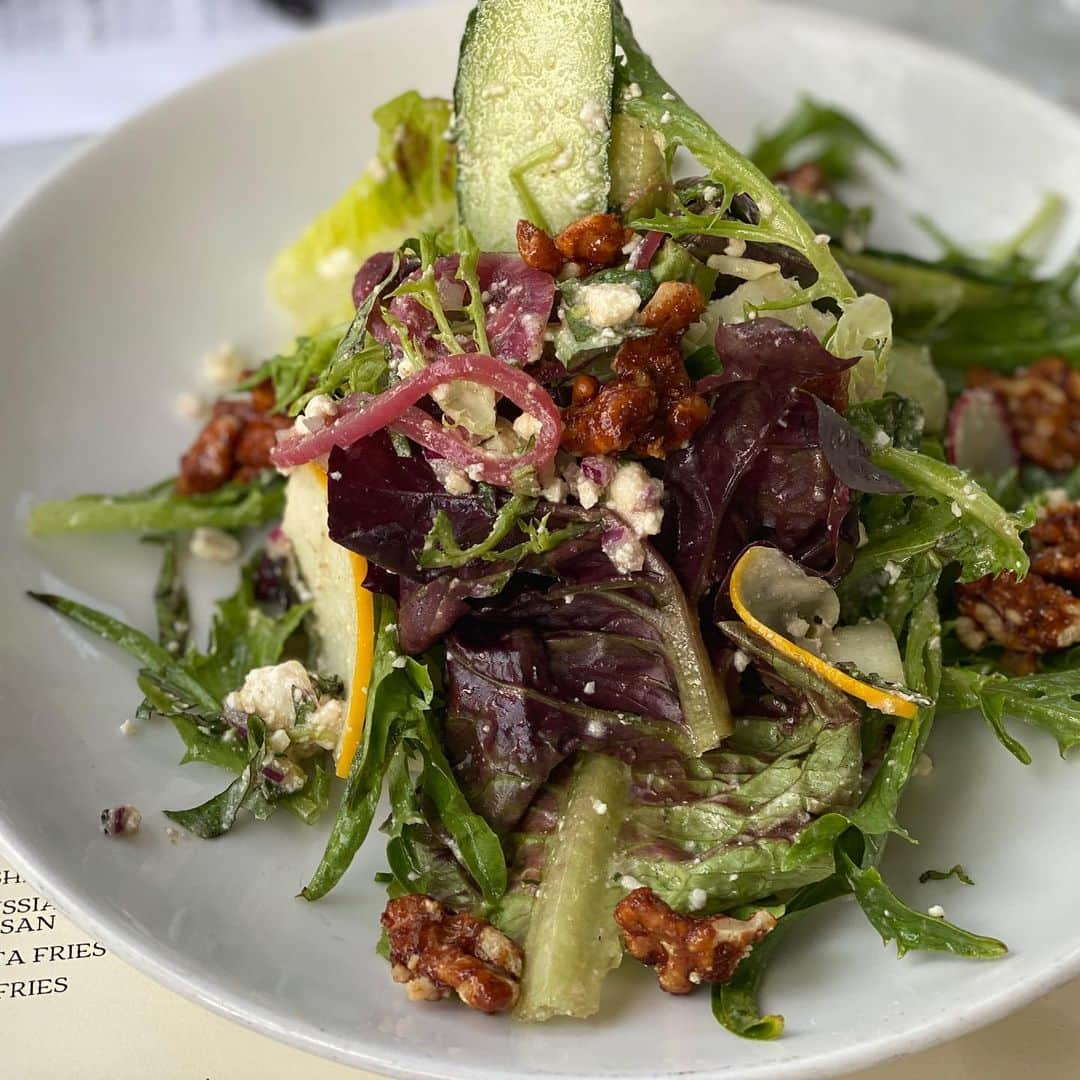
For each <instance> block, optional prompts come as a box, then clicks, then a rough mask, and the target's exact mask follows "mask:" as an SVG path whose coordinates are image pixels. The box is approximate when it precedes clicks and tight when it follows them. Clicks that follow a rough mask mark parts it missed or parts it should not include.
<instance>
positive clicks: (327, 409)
mask: <svg viewBox="0 0 1080 1080" xmlns="http://www.w3.org/2000/svg"><path fill="white" fill-rule="evenodd" d="M337 411H338V407H337V402H336V401H334V399H333V398H332V397H330V395H329V394H316V395H315V396H314V397H313V398H312V399H311V400H310V401H309V402H308V403H307V405H305V406H304V411H303V412H302V413H301V414H300V415H299V416H298V417H297V418H296V421H295V422H294V423H293V430H294V431H297V432H299V433H300V434H302V435H310V434H313V433H314V432H316V431H321V430H322V429H323V428H324V427H326V424H327V422H328V421H330V420H333V419H334V418H335V417H336V416H337Z"/></svg>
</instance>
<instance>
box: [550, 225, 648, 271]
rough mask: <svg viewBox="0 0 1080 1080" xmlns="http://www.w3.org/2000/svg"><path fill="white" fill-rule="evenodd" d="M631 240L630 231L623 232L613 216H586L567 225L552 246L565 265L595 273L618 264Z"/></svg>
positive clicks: (623, 229) (625, 229) (631, 232)
mask: <svg viewBox="0 0 1080 1080" xmlns="http://www.w3.org/2000/svg"><path fill="white" fill-rule="evenodd" d="M633 236H634V231H633V229H628V228H626V226H624V225H623V223H622V222H621V221H620V220H619V219H618V217H616V216H615V215H614V214H589V215H588V216H587V217H583V218H579V219H578V220H577V221H573V222H571V223H570V224H569V225H567V226H566V228H565V229H563V231H562V232H561V233H559V235H558V236H556V237H555V241H554V244H555V247H556V249H557V250H558V252H559V254H560V255H562V257H563V258H564V259H566V260H567V261H568V262H577V263H584V264H585V265H586V266H588V267H590V268H593V269H595V268H599V267H605V266H614V265H615V263H617V262H619V261H620V260H621V259H622V255H623V248H624V247H625V246H626V245H627V244H628V243H629V242H630V240H632V239H633Z"/></svg>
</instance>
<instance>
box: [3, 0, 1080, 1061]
mask: <svg viewBox="0 0 1080 1080" xmlns="http://www.w3.org/2000/svg"><path fill="white" fill-rule="evenodd" d="M727 2H728V3H740V4H742V5H744V6H746V7H753V8H763V9H766V10H768V11H771V12H773V13H775V14H776V15H777V16H778V17H786V18H791V19H797V20H801V21H803V22H804V23H816V24H818V25H819V26H820V27H822V28H824V27H826V26H828V27H830V28H832V29H836V28H840V29H842V31H843V32H844V34H845V35H851V36H853V37H854V36H858V35H868V36H870V37H880V36H881V35H883V34H887V35H889V36H890V38H892V39H893V40H894V41H897V42H898V43H899V44H901V45H902V47H903V49H904V51H905V52H908V53H915V54H921V56H922V57H923V58H925V59H927V60H935V61H937V62H938V63H941V64H943V65H947V66H949V67H951V68H953V69H954V70H958V71H959V72H961V73H962V75H963V77H964V78H965V79H975V80H981V81H983V82H984V83H987V84H991V83H992V84H995V85H996V87H997V88H998V89H1000V90H1002V91H1006V92H1008V94H1009V96H1010V97H1012V98H1013V99H1014V100H1016V101H1017V102H1018V103H1022V104H1023V105H1024V106H1025V107H1026V108H1029V109H1037V110H1039V111H1040V112H1042V113H1044V114H1053V115H1054V116H1055V117H1056V120H1057V122H1058V123H1059V124H1060V125H1061V126H1062V127H1063V128H1066V129H1070V130H1071V131H1072V132H1073V133H1075V135H1076V137H1077V138H1078V139H1080V117H1078V116H1077V115H1076V114H1075V113H1074V112H1073V111H1072V110H1070V109H1069V108H1067V107H1066V106H1064V105H1061V104H1059V103H1058V102H1055V101H1052V100H1051V99H1049V98H1046V97H1044V96H1043V95H1042V94H1040V93H1039V92H1038V91H1036V90H1034V89H1032V88H1031V87H1030V86H1029V85H1028V84H1026V83H1025V82H1023V81H1021V80H1020V79H1018V78H1016V77H1013V76H1010V75H1006V74H1002V73H1001V72H999V71H997V70H995V69H993V68H991V67H989V66H987V65H985V64H983V63H980V62H979V61H976V60H972V59H970V58H968V57H966V56H963V55H961V54H959V53H956V52H954V51H952V50H950V49H947V48H943V47H941V46H938V45H935V44H932V43H929V42H927V41H924V40H923V39H920V38H918V37H915V36H914V35H912V34H910V33H908V32H906V31H901V30H896V29H894V28H892V27H885V26H882V25H880V24H877V23H874V22H872V21H871V20H869V19H864V18H860V17H858V16H852V15H847V14H838V13H835V12H831V11H822V10H816V9H808V8H803V7H801V6H799V5H798V4H793V3H787V2H778V0H727ZM469 6H470V5H469V4H467V3H463V2H462V0H443V2H441V3H434V4H428V5H426V6H425V7H423V8H421V9H420V10H427V11H428V12H429V13H430V12H431V11H432V10H436V11H438V12H439V17H440V18H441V17H449V13H450V12H452V11H455V10H457V11H461V12H464V11H466V10H468V7H469ZM417 10H418V9H416V8H413V9H405V10H403V11H382V12H376V13H372V14H370V15H366V16H362V17H360V18H358V19H356V20H352V21H351V22H346V23H344V24H342V23H338V24H331V25H329V26H326V27H322V28H319V29H316V30H313V31H309V32H307V33H306V34H304V35H302V36H300V37H298V38H296V39H293V40H290V41H285V42H282V43H279V44H277V45H274V46H271V47H270V48H267V49H264V50H260V51H259V52H256V53H253V54H252V55H250V56H247V57H244V58H242V59H240V60H238V61H235V62H233V63H231V64H228V65H226V66H225V67H223V68H221V69H219V70H217V71H214V72H211V73H209V74H207V75H204V76H202V77H201V78H199V79H197V80H196V81H194V82H192V83H190V84H188V85H186V86H184V87H182V88H180V89H178V90H176V91H174V92H172V93H170V94H167V95H165V96H164V97H162V98H161V99H159V100H158V101H156V102H155V103H153V104H152V105H150V106H149V107H147V108H145V109H143V110H140V111H139V112H137V113H136V114H134V115H133V116H131V117H129V118H128V119H127V120H125V121H123V122H122V123H121V124H119V125H117V126H116V127H115V128H113V129H112V130H111V131H109V132H107V133H104V134H102V135H99V136H96V137H93V138H91V139H90V141H89V142H88V143H87V145H85V146H82V147H79V148H78V149H77V150H75V151H74V152H73V153H71V154H70V155H69V156H67V157H66V158H64V159H63V160H62V161H60V162H59V163H58V164H57V165H55V166H54V167H53V168H52V169H50V170H49V171H47V172H46V174H45V175H44V176H43V177H41V178H40V179H39V180H38V181H37V182H36V183H34V184H33V185H31V187H30V188H29V189H28V190H27V191H26V192H24V193H23V194H22V195H21V196H20V197H19V198H17V199H16V200H15V201H14V203H13V204H12V205H11V206H10V207H9V209H8V210H7V211H6V212H4V213H3V215H0V246H2V245H3V244H4V243H5V240H6V234H7V233H8V231H9V229H11V228H12V227H13V225H14V223H15V222H16V220H17V219H18V218H19V217H21V216H22V214H23V213H25V212H28V211H29V210H30V209H31V207H33V206H34V205H35V204H36V203H37V202H39V201H41V200H44V199H46V198H47V197H48V196H49V193H50V192H51V190H52V189H53V187H54V186H56V185H58V184H59V183H60V182H62V181H63V180H64V179H65V178H66V177H67V175H68V173H71V172H76V171H78V170H79V169H80V168H81V167H82V166H83V164H84V163H85V162H88V161H91V160H93V159H94V158H95V157H96V156H97V155H98V154H101V153H105V152H107V148H108V145H109V143H110V142H112V141H113V140H114V139H121V138H123V137H124V136H126V135H127V133H129V132H131V131H136V130H138V129H139V128H141V127H142V126H143V125H153V124H154V123H156V122H157V118H158V117H159V116H160V115H162V114H166V113H168V112H169V111H171V110H172V109H173V108H174V107H175V106H176V105H177V104H178V103H181V102H185V101H187V100H188V99H189V98H195V97H198V96H200V95H202V94H204V93H207V92H212V91H213V88H214V87H215V85H216V84H218V83H219V82H222V81H225V80H227V79H230V78H232V77H234V76H236V75H238V74H241V73H243V72H245V71H247V70H248V69H249V68H254V67H258V66H261V65H263V64H266V63H269V62H271V61H280V60H285V59H287V58H288V57H289V56H290V55H291V54H292V53H293V52H294V51H295V52H300V51H302V50H307V49H311V50H316V51H317V50H318V49H319V48H320V47H321V45H322V43H323V41H325V40H329V39H331V38H333V37H335V36H337V35H338V34H339V33H341V32H342V28H343V26H346V27H347V26H350V25H353V26H354V25H355V24H356V23H357V22H363V23H364V24H365V25H369V26H374V25H389V24H393V23H395V22H398V21H406V20H407V19H408V18H409V17H410V15H412V16H414V17H415V15H416V11H417ZM0 855H3V856H4V857H5V858H6V859H7V860H8V861H9V862H10V863H11V864H12V865H13V866H14V868H15V869H16V871H17V872H19V873H20V874H21V875H23V876H24V877H25V878H26V879H27V881H28V882H29V883H30V884H31V885H33V887H34V888H36V889H37V890H38V891H39V892H40V893H41V894H42V895H43V896H44V897H45V898H46V899H47V900H48V901H49V902H50V903H52V904H53V905H54V906H55V907H56V908H57V909H58V910H59V911H60V912H61V913H62V914H64V915H65V916H66V917H67V918H68V919H70V920H71V921H72V922H74V923H76V924H77V925H78V926H79V927H80V928H81V929H82V930H84V931H89V932H90V933H92V934H93V935H94V936H95V937H96V938H99V939H101V940H102V941H103V942H104V943H105V944H106V946H107V947H108V948H109V949H110V950H111V951H112V952H113V953H115V954H116V955H117V956H118V957H119V958H121V959H122V960H124V961H125V962H127V963H129V964H131V965H132V966H133V967H135V968H136V969H138V970H139V971H141V972H142V973H144V974H146V975H148V976H149V977H150V978H152V979H153V980H154V981H155V982H157V983H158V984H159V985H162V986H164V987H166V988H167V989H169V990H172V991H174V992H175V993H178V994H180V995H181V996H183V997H185V998H187V999H188V1000H189V1001H193V1002H195V1003H196V1004H199V1005H201V1006H203V1007H204V1008H206V1009H209V1010H210V1011H211V1012H213V1013H216V1014H217V1015H219V1016H222V1017H224V1018H225V1019H227V1020H231V1021H233V1022H235V1023H238V1024H240V1025H242V1026H243V1027H246V1028H248V1029H249V1030H251V1031H254V1032H257V1033H259V1034H262V1035H268V1036H270V1037H271V1038H274V1039H276V1040H278V1041H280V1042H282V1043H285V1044H287V1045H290V1046H293V1047H296V1048H297V1049H300V1050H304V1051H307V1052H309V1053H312V1054H315V1055H317V1056H320V1057H324V1058H327V1059H329V1060H332V1061H337V1062H340V1063H341V1064H344V1065H350V1066H352V1067H354V1068H363V1069H368V1070H371V1071H374V1072H377V1073H378V1074H380V1075H383V1076H387V1077H394V1078H401V1080H458V1078H459V1077H460V1076H461V1072H460V1070H456V1071H442V1070H435V1069H431V1068H429V1067H427V1066H426V1065H425V1064H423V1063H422V1059H415V1060H412V1061H392V1060H388V1059H387V1058H385V1057H383V1056H381V1055H380V1054H378V1053H368V1052H365V1051H360V1050H357V1049H356V1048H355V1047H352V1046H344V1045H341V1044H339V1043H337V1042H335V1041H334V1040H332V1039H329V1038H326V1037H324V1036H322V1035H320V1033H319V1032H318V1029H316V1028H315V1027H314V1026H311V1025H303V1026H302V1027H301V1028H290V1027H289V1026H287V1025H285V1024H282V1023H280V1022H279V1021H278V1020H277V1019H275V1017H274V1016H273V1014H271V1013H270V1012H269V1011H268V1010H266V1009H264V1008H262V1007H260V1006H257V1005H253V1004H250V1003H248V1004H243V1003H233V1002H230V1001H229V1000H223V999H222V998H220V997H218V996H216V995H215V994H214V993H213V992H212V991H211V990H210V989H208V988H207V987H206V986H205V985H203V982H202V980H201V979H200V977H199V976H198V975H197V974H194V973H193V972H192V971H191V970H189V969H177V968H176V967H174V966H169V965H166V964H164V963H162V962H161V961H160V960H159V959H158V958H157V957H156V956H155V955H154V951H153V949H152V948H150V947H143V946H141V945H140V944H139V943H138V942H137V941H136V940H135V939H134V938H129V936H128V935H127V934H126V933H125V932H124V931H123V930H122V929H119V928H117V927H115V926H114V925H113V924H112V922H111V921H110V920H109V919H108V918H105V917H102V916H99V915H98V914H97V913H96V912H95V910H94V908H93V904H92V901H91V900H83V899H82V898H81V896H80V894H79V893H78V892H76V891H74V890H72V891H69V890H67V889H65V888H64V887H63V886H62V885H61V884H60V882H59V880H58V879H57V878H56V877H54V875H52V874H51V873H50V872H49V870H48V868H47V866H46V865H45V864H39V863H38V862H37V860H36V859H35V857H34V854H33V851H32V850H30V849H29V848H27V847H24V846H23V845H22V844H21V843H20V842H19V838H18V836H17V835H16V834H15V832H14V830H13V829H11V828H9V826H8V823H7V822H6V821H5V819H4V818H2V817H0ZM1077 976H1080V938H1078V940H1077V942H1076V944H1075V946H1074V947H1073V948H1072V949H1071V950H1069V951H1068V952H1066V953H1064V954H1063V955H1062V956H1060V957H1058V958H1057V959H1056V960H1054V961H1052V962H1050V963H1048V964H1047V965H1046V966H1045V968H1044V969H1043V970H1042V971H1040V972H1038V973H1036V974H1032V975H1029V976H1027V977H1026V978H1024V979H1022V980H1021V981H1020V982H1018V983H1016V984H1014V985H1013V986H1011V987H1009V989H1008V990H1006V991H1001V992H999V993H996V994H992V995H990V996H988V997H986V998H984V999H981V1000H979V1001H976V1002H973V1003H970V1004H961V1005H959V1006H958V1007H957V1008H956V1009H954V1010H951V1011H949V1012H948V1013H945V1014H943V1015H942V1017H941V1018H940V1019H938V1020H934V1021H930V1022H926V1023H923V1024H921V1025H920V1026H919V1027H917V1028H915V1029H914V1030H908V1031H903V1032H899V1033H897V1034H894V1035H888V1036H885V1037H884V1038H880V1039H877V1040H874V1041H873V1042H863V1043H860V1044H857V1045H854V1046H850V1047H840V1048H838V1049H836V1050H832V1051H828V1052H824V1053H817V1054H815V1055H813V1056H810V1057H803V1058H801V1059H799V1058H787V1059H780V1060H777V1059H775V1058H774V1059H772V1060H770V1061H762V1062H761V1063H760V1065H753V1066H750V1067H749V1068H745V1069H742V1070H741V1071H740V1072H739V1073H738V1077H739V1080H774V1078H775V1077H776V1076H777V1074H778V1070H780V1071H782V1073H783V1076H784V1077H785V1080H813V1078H817V1077H826V1076H840V1075H844V1074H847V1073H850V1072H854V1071H856V1070H859V1069H865V1068H869V1067H872V1066H874V1065H879V1064H884V1063H886V1062H889V1061H894V1060H897V1059H899V1058H902V1057H905V1056H907V1055H909V1054H913V1053H917V1052H918V1051H921V1050H927V1049H930V1048H932V1047H934V1046H938V1045H940V1044H942V1043H944V1042H947V1041H949V1040H951V1039H954V1038H958V1037H960V1036H961V1035H964V1034H969V1033H971V1032H974V1031H977V1030H978V1029H980V1028H983V1027H986V1026H987V1025H989V1024H992V1023H994V1022H995V1021H997V1020H1000V1019H1002V1018H1003V1017H1005V1016H1008V1015H1009V1014H1011V1013H1013V1012H1015V1011H1017V1010H1018V1009H1020V1008H1022V1007H1024V1006H1025V1005H1028V1004H1030V1003H1031V1002H1033V1001H1035V1000H1037V999H1038V998H1040V997H1042V996H1044V995H1045V994H1048V993H1050V992H1051V991H1052V990H1055V989H1056V988H1058V987H1060V986H1062V985H1063V984H1064V983H1067V982H1069V981H1071V980H1072V979H1074V978H1076V977H1077ZM472 1075H474V1076H476V1077H478V1078H488V1080H510V1078H509V1077H508V1075H507V1074H506V1073H505V1072H504V1071H501V1070H498V1069H497V1068H484V1069H483V1071H480V1070H476V1069H475V1068H474V1069H473V1071H472ZM515 1075H516V1077H520V1078H522V1080H527V1078H528V1077H529V1076H535V1077H547V1076H551V1075H552V1074H550V1073H544V1072H532V1071H531V1070H530V1071H529V1072H523V1071H520V1070H519V1071H518V1072H517V1073H516V1074H515ZM596 1075H597V1074H595V1073H571V1072H561V1073H559V1074H557V1076H558V1077H559V1080H592V1078H594V1077H595V1076H596ZM666 1075H667V1076H670V1077H671V1078H672V1080H675V1078H676V1077H679V1078H686V1080H734V1076H735V1075H736V1074H733V1073H732V1072H731V1071H729V1070H724V1069H721V1070H718V1071H714V1070H700V1069H695V1070H688V1071H685V1072H682V1071H680V1072H677V1073H669V1074H666ZM603 1080H639V1076H638V1074H632V1073H621V1072H605V1073H604V1074H603Z"/></svg>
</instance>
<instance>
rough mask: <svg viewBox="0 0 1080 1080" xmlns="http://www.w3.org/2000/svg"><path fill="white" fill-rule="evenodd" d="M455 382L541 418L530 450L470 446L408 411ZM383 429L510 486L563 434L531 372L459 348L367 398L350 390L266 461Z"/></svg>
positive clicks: (287, 461) (310, 453)
mask: <svg viewBox="0 0 1080 1080" xmlns="http://www.w3.org/2000/svg"><path fill="white" fill-rule="evenodd" d="M457 379H467V380H469V381H470V382H474V383H480V384H482V385H483V386H490V387H491V388H492V389H493V390H494V391H495V392H496V393H497V394H501V395H502V396H504V397H507V398H509V399H510V400H511V401H512V402H513V403H514V404H515V405H517V406H518V408H520V409H521V411H522V412H525V413H529V414H530V415H531V416H534V417H535V418H536V419H537V420H538V421H539V422H540V431H539V432H538V433H537V435H536V441H535V443H534V444H533V446H532V448H531V449H530V450H528V451H526V452H525V453H524V454H518V455H513V456H509V455H506V454H493V453H491V452H489V451H487V450H483V449H482V448H480V447H477V446H472V445H470V444H469V443H467V442H465V441H464V440H462V439H461V438H459V437H458V436H457V435H455V434H454V433H453V432H452V431H450V430H448V429H447V428H444V427H443V426H442V424H440V423H439V422H438V421H437V420H435V419H433V418H432V417H430V416H428V414H427V413H425V412H424V411H423V410H422V409H418V408H415V406H416V403H417V402H418V401H420V400H421V399H422V398H424V397H425V396H427V395H428V394H430V393H431V391H432V390H434V389H435V388H436V387H437V386H442V385H443V384H445V383H449V382H453V381H455V380H457ZM385 427H389V428H390V429H391V430H393V431H397V432H400V433H401V434H402V435H405V436H406V437H408V438H409V439H412V441H413V442H415V443H418V444H419V445H420V446H423V447H426V448H427V449H428V450H431V451H432V452H433V453H436V454H439V455H440V456H442V457H444V458H446V459H447V461H452V462H453V463H454V464H455V465H459V466H461V467H462V468H464V469H467V470H468V471H469V475H470V476H471V477H473V478H474V479H479V480H484V481H487V482H488V483H491V484H499V485H503V486H506V485H508V484H510V483H511V481H512V480H513V477H514V474H515V473H517V472H519V471H520V470H521V469H526V468H529V467H532V468H534V469H537V470H539V469H541V468H543V466H545V465H547V464H548V463H549V462H550V461H551V460H552V459H553V458H554V457H555V453H556V451H557V450H558V449H559V441H560V439H561V438H562V417H561V416H560V415H559V410H558V407H557V406H556V405H555V402H554V401H552V399H551V395H550V394H549V393H548V392H547V391H546V390H545V389H544V388H543V387H542V386H541V385H540V384H539V383H538V382H537V381H536V380H535V379H534V378H533V377H532V376H531V375H527V374H526V373H525V372H524V371H521V370H520V369H519V368H515V367H511V366H510V365H509V364H507V363H505V362H504V361H502V360H496V359H495V358H494V357H491V356H485V355H483V354H481V353H458V354H455V355H453V356H446V357H443V358H441V359H439V360H436V361H435V362H434V363H432V364H430V365H429V366H428V367H426V368H424V369H423V370H422V371H418V372H417V373H416V374H415V375H411V376H410V377H409V378H407V379H404V380H402V381H401V382H400V383H398V384H397V386H395V387H393V388H392V389H390V390H386V391H384V392H383V393H381V394H378V395H376V396H374V397H369V396H367V395H360V394H354V395H353V396H352V397H350V398H347V399H346V400H345V401H344V402H343V403H342V405H341V411H340V413H339V415H338V416H337V418H336V419H335V420H333V421H332V422H331V423H329V424H327V425H326V426H325V427H322V428H320V429H319V430H318V431H314V432H308V433H304V434H297V433H294V432H292V431H288V432H283V433H282V436H281V441H280V442H279V443H278V445H277V446H275V447H274V449H273V450H271V452H270V459H271V461H273V463H274V465H276V466H277V467H278V468H281V469H287V468H293V467H295V466H297V465H304V464H306V463H307V462H309V461H313V460H314V459H315V458H317V457H322V456H323V454H327V453H329V452H330V451H331V450H332V449H333V448H334V447H335V446H340V447H343V448H344V447H348V446H351V445H352V444H353V443H354V442H356V441H357V440H358V439H362V438H364V437H365V436H366V435H371V434H373V433H374V432H376V431H379V430H381V429H382V428H385Z"/></svg>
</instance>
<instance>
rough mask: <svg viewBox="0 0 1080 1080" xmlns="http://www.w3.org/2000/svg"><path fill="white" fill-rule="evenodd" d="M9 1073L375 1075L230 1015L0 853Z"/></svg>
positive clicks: (141, 1079)
mask: <svg viewBox="0 0 1080 1080" xmlns="http://www.w3.org/2000/svg"><path fill="white" fill-rule="evenodd" d="M0 1077H3V1078H4V1080H279V1078H282V1080H284V1078H286V1077H289V1078H296V1077H302V1078H303V1080H377V1078H376V1077H373V1076H371V1074H369V1073H364V1072H359V1071H357V1070H354V1069H350V1068H347V1067H346V1066H344V1065H335V1064H333V1063H332V1062H329V1061H323V1060H321V1059H320V1058H316V1057H313V1056H311V1055H310V1054H305V1053H302V1052H301V1051H299V1050H294V1049H292V1048H290V1047H286V1046H282V1045H280V1044H278V1043H276V1042H272V1041H271V1040H270V1039H268V1038H266V1037H264V1036H262V1035H257V1034H255V1033H254V1032H252V1031H248V1030H247V1029H246V1028H243V1027H240V1026H238V1025H237V1024H233V1023H230V1022H229V1021H227V1020H224V1019H222V1018H221V1017H219V1016H216V1015H214V1014H213V1013H210V1012H208V1011H206V1010H205V1009H203V1008H201V1007H200V1006H198V1005H195V1004H194V1003H192V1002H189V1001H187V1000H185V999H184V998H181V997H179V996H178V995H177V994H174V993H173V992H172V991H170V990H166V989H165V988H164V987H161V986H158V985H157V983H155V982H153V981H152V980H151V979H149V978H148V977H147V976H145V975H143V974H142V973H141V972H138V971H136V970H135V969H134V968H132V967H129V966H128V965H127V964H125V963H124V962H123V961H121V960H119V959H118V958H117V957H115V956H113V954H112V953H111V952H110V951H109V950H108V949H107V948H106V947H105V946H104V945H103V944H102V943H101V942H100V941H97V940H95V939H94V938H93V937H92V936H90V935H88V934H86V933H84V932H82V931H81V930H80V929H79V928H78V927H77V926H75V925H74V924H73V923H72V922H71V921H70V920H69V919H67V918H66V917H65V916H64V915H63V914H62V913H61V912H59V911H58V910H57V909H56V908H55V907H54V906H53V905H52V904H50V903H49V901H48V900H46V899H45V898H44V897H42V896H40V895H39V894H38V893H37V892H36V891H35V890H34V888H33V887H32V886H31V885H30V883H29V882H28V881H27V880H26V879H25V878H24V877H23V875H22V874H20V873H19V872H18V871H17V870H15V869H14V867H12V866H11V865H10V864H8V863H7V862H5V861H4V860H3V859H2V858H0Z"/></svg>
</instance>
